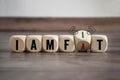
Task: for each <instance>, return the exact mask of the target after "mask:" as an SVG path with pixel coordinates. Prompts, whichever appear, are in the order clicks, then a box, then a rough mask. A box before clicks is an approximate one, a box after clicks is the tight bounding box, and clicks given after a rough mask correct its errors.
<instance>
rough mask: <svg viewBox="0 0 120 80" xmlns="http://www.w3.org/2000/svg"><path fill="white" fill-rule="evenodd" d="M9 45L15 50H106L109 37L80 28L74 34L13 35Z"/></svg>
mask: <svg viewBox="0 0 120 80" xmlns="http://www.w3.org/2000/svg"><path fill="white" fill-rule="evenodd" d="M9 46H10V50H11V51H13V52H24V51H29V52H40V51H45V52H57V51H62V52H74V51H75V50H77V51H88V50H91V51H92V52H105V51H107V48H108V39H107V36H106V35H91V34H90V33H89V32H88V31H85V30H80V31H78V32H76V33H75V34H74V35H27V36H26V35H12V36H11V37H10V39H9Z"/></svg>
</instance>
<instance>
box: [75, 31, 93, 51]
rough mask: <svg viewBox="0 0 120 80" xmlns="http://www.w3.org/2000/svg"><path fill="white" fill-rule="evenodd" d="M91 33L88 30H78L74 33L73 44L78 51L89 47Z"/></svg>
mask: <svg viewBox="0 0 120 80" xmlns="http://www.w3.org/2000/svg"><path fill="white" fill-rule="evenodd" d="M90 44H91V35H90V33H89V32H88V31H85V30H80V31H78V32H76V33H75V46H76V49H77V50H78V51H87V50H88V49H90Z"/></svg>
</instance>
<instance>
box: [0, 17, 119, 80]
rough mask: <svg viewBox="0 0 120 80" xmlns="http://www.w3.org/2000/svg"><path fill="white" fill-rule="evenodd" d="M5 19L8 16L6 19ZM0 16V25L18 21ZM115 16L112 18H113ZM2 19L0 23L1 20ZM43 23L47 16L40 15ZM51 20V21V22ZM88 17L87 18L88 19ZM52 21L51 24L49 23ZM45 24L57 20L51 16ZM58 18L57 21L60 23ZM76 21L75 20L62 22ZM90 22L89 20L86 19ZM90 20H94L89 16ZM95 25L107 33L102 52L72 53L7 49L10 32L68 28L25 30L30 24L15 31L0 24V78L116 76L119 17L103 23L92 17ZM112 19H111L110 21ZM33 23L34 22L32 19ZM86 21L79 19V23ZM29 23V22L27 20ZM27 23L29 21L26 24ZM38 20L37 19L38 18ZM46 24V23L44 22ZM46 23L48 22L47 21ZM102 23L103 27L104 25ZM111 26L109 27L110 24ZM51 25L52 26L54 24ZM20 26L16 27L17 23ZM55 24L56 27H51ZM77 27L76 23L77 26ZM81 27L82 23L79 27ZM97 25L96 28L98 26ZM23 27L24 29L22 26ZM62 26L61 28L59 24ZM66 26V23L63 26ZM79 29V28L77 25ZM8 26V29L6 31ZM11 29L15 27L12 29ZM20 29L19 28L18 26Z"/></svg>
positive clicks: (97, 79)
mask: <svg viewBox="0 0 120 80" xmlns="http://www.w3.org/2000/svg"><path fill="white" fill-rule="evenodd" d="M8 20H9V19H8ZM8 20H7V23H6V24H5V22H6V19H5V20H4V19H3V20H0V25H2V26H5V25H7V26H10V25H13V26H14V27H15V26H17V25H19V24H21V25H27V24H22V23H24V22H21V23H16V24H14V23H12V21H14V20H15V19H10V21H8ZM114 20H115V21H114ZM2 21H3V23H4V24H3V23H2ZM41 21H43V23H44V22H45V23H47V20H46V19H45V20H44V19H42V20H41ZM52 21H53V22H52ZM89 21H90V20H88V23H89ZM51 22H52V24H51ZM51 22H50V23H49V20H48V24H51V27H52V25H58V26H60V25H59V24H60V22H58V24H57V22H56V24H53V23H55V22H54V19H53V20H51ZM63 22H64V21H62V20H61V23H62V25H63ZM72 22H73V23H75V24H79V20H78V22H77V21H76V19H75V20H71V22H69V21H68V23H67V21H66V23H67V24H68V25H69V24H72V25H73V23H72ZM90 22H91V21H90ZM93 22H94V20H93ZM95 22H96V23H94V24H96V25H97V26H101V27H98V28H97V29H98V31H96V32H95V33H96V34H104V35H107V36H108V41H109V46H108V51H107V52H106V53H90V52H88V53H86V52H74V53H61V52H57V53H44V52H41V53H26V52H25V53H20V54H18V53H12V52H10V51H9V46H8V40H9V37H10V36H11V35H13V34H26V35H28V34H71V33H69V32H68V31H64V30H63V31H56V29H55V30H52V29H50V30H51V31H44V30H49V29H48V28H47V29H45V28H42V30H43V31H39V30H38V31H35V30H33V31H28V30H29V29H30V28H26V27H24V28H26V29H27V31H16V29H17V30H18V28H16V29H13V28H12V29H11V28H10V29H11V30H12V31H9V27H8V29H7V28H6V29H4V31H3V28H1V27H0V28H1V31H0V37H1V38H0V80H120V76H119V74H120V42H119V41H120V37H119V36H120V28H119V19H112V20H111V19H109V20H108V22H106V20H105V23H104V21H102V20H101V24H100V22H99V21H98V23H97V21H95ZM112 22H113V23H112ZM33 23H36V21H35V22H34V20H33ZM81 23H82V24H84V25H88V23H84V19H83V22H82V21H80V25H81ZM103 23H104V24H103ZM30 24H31V23H30ZM30 24H29V25H30ZM38 24H39V22H38ZM44 25H47V24H44ZM49 26H50V25H49ZM105 26H106V27H105ZM111 26H112V27H111ZM54 27H55V26H54ZM19 28H20V27H19ZM55 28H56V27H55ZM79 28H80V27H79ZM83 28H84V27H83ZM99 28H100V30H99ZM26 29H25V30H26ZM59 29H61V30H62V29H63V28H61V27H60V28H59ZM65 29H67V27H66V28H65ZM80 29H81V28H80ZM7 30H8V31H7ZM14 30H15V31H14ZM20 30H22V28H20Z"/></svg>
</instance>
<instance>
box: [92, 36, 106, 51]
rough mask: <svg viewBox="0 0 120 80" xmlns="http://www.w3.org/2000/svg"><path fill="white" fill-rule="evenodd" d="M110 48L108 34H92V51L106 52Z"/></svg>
mask: <svg viewBox="0 0 120 80" xmlns="http://www.w3.org/2000/svg"><path fill="white" fill-rule="evenodd" d="M107 48H108V39H107V36H106V35H92V44H91V51H92V52H105V51H106V50H107Z"/></svg>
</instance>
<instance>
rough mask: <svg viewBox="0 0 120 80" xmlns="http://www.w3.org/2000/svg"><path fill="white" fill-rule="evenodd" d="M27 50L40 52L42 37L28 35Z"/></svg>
mask: <svg viewBox="0 0 120 80" xmlns="http://www.w3.org/2000/svg"><path fill="white" fill-rule="evenodd" d="M26 48H27V51H29V52H40V51H41V49H42V35H28V36H27V39H26Z"/></svg>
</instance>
